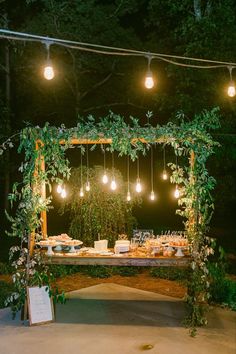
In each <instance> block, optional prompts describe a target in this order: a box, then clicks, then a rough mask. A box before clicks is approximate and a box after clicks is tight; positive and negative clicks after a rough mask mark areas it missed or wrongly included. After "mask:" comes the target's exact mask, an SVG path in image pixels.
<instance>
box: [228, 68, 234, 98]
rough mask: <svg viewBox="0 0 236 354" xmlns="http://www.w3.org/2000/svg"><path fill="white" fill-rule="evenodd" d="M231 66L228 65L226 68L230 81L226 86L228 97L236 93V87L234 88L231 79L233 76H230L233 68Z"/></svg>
mask: <svg viewBox="0 0 236 354" xmlns="http://www.w3.org/2000/svg"><path fill="white" fill-rule="evenodd" d="M233 68H234V67H233V66H229V67H228V69H229V76H230V83H229V86H228V89H227V93H228V96H229V97H234V96H235V95H236V88H235V83H234V81H233V78H232V70H233Z"/></svg>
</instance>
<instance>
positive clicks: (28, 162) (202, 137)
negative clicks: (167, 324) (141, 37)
mask: <svg viewBox="0 0 236 354" xmlns="http://www.w3.org/2000/svg"><path fill="white" fill-rule="evenodd" d="M147 117H148V119H150V118H151V113H148V114H147ZM177 119H178V124H177V123H173V122H169V123H167V124H166V125H164V126H159V125H157V126H155V127H154V126H152V125H150V124H147V125H146V126H145V127H142V126H140V125H139V121H138V119H136V118H133V117H131V118H130V120H131V124H130V125H129V124H127V123H126V122H125V120H124V118H123V117H122V116H120V115H116V114H114V113H112V112H110V113H109V114H108V116H106V117H105V118H102V119H100V121H99V122H98V123H96V121H95V119H94V117H92V116H91V115H90V116H88V117H87V118H86V119H80V121H79V123H78V124H77V126H76V127H74V128H70V129H66V128H65V126H64V125H61V126H60V127H59V128H56V127H52V126H49V124H48V123H47V124H45V126H44V127H43V128H40V127H38V126H37V127H30V126H28V127H26V128H25V129H23V130H22V131H21V133H20V144H19V147H18V152H19V153H21V152H24V154H25V159H24V162H22V164H21V166H20V168H19V170H20V172H21V173H22V182H21V183H15V184H14V185H13V190H12V193H11V194H10V195H9V200H10V201H11V203H12V204H13V203H15V204H16V206H17V209H16V213H15V216H14V217H13V216H9V215H8V218H9V220H10V221H11V223H12V231H11V233H10V234H11V235H12V236H17V237H19V239H20V246H14V247H12V248H11V251H10V258H11V259H12V260H13V266H14V267H15V274H14V275H13V282H14V284H15V288H16V291H15V293H14V294H12V295H11V296H10V297H9V299H8V301H7V303H8V304H11V306H12V310H13V313H15V312H16V311H18V310H19V309H21V308H22V306H23V305H24V302H25V297H26V286H27V285H29V284H32V283H33V284H38V285H41V284H43V283H44V284H45V283H46V284H48V285H50V276H48V273H47V268H46V267H45V265H43V262H42V260H41V258H40V254H39V253H37V252H34V253H33V255H32V256H31V255H30V254H29V245H30V237H31V236H30V235H32V233H35V236H36V239H38V238H40V237H41V236H42V235H41V230H40V224H41V220H40V213H41V212H42V211H44V210H48V208H49V207H50V203H51V197H47V198H46V199H45V200H42V198H41V194H40V188H41V185H42V183H45V184H46V186H47V188H48V190H49V192H50V191H51V188H52V187H51V186H52V182H53V181H56V182H57V183H60V182H62V179H63V180H64V179H68V178H69V176H70V168H69V161H68V159H67V158H66V156H65V152H66V150H67V149H69V148H71V147H72V145H71V139H73V138H77V139H88V140H98V139H111V140H112V142H111V144H110V145H109V146H108V147H107V149H108V150H110V151H115V150H116V151H117V152H118V153H119V155H120V156H122V155H129V156H130V157H131V159H132V160H135V159H136V158H137V155H138V154H139V153H140V152H141V153H142V154H145V153H146V151H147V150H148V149H149V148H150V145H151V144H154V143H156V142H158V143H163V144H165V145H170V146H172V147H173V148H174V151H175V154H176V155H177V156H180V155H184V156H190V153H191V152H192V153H193V154H194V157H195V159H194V163H193V164H192V165H190V166H187V167H185V168H180V167H179V166H177V165H176V164H170V167H171V169H172V176H171V182H172V183H178V184H181V186H182V187H181V198H180V199H179V200H178V205H179V207H180V208H179V210H177V213H178V214H179V215H181V216H183V217H184V218H185V219H186V221H185V229H186V232H187V235H188V238H189V241H190V242H191V244H192V263H191V267H192V270H193V272H192V275H191V277H190V279H189V284H188V295H187V303H188V305H189V316H188V318H187V323H188V325H189V326H190V328H191V329H192V332H191V333H192V334H194V333H195V327H196V326H198V325H202V324H204V323H206V319H205V318H204V305H205V304H206V303H207V299H208V296H209V295H208V287H209V282H208V270H207V265H206V263H207V258H208V256H209V255H210V254H212V253H213V248H212V240H209V238H207V237H206V233H207V231H208V227H209V222H210V219H211V215H212V211H213V209H214V204H213V201H212V198H211V191H212V189H213V188H214V185H215V180H214V179H213V178H212V177H211V176H209V174H208V171H207V169H206V162H207V159H208V158H209V156H210V155H211V154H213V153H214V148H215V147H216V146H218V145H219V144H218V143H217V142H215V141H214V140H213V139H212V137H211V135H210V133H209V131H210V130H211V129H216V128H218V127H219V116H218V108H214V109H212V110H211V111H203V112H202V113H201V114H199V115H197V116H195V117H194V119H193V120H192V121H186V119H185V116H184V115H183V114H179V115H178V116H177ZM60 141H63V142H64V144H63V145H61V144H59V142H60ZM36 142H38V145H39V148H38V149H36V148H35V144H36ZM7 145H8V146H10V147H11V146H12V145H13V143H12V141H11V140H9V139H8V143H7ZM5 146H6V144H5V145H4V149H2V150H5ZM95 147H96V145H94V146H92V147H91V150H93V149H94V148H95ZM0 149H1V146H0ZM42 157H43V158H44V160H45V164H46V170H45V171H42V170H41V169H40V163H41V160H42ZM58 176H60V178H59V177H58ZM50 291H51V290H50ZM55 295H56V297H57V298H59V300H61V301H64V298H63V296H62V297H60V296H59V294H58V293H57V292H56V293H55Z"/></svg>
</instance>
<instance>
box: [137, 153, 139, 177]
mask: <svg viewBox="0 0 236 354" xmlns="http://www.w3.org/2000/svg"><path fill="white" fill-rule="evenodd" d="M137 179H139V156H138V158H137Z"/></svg>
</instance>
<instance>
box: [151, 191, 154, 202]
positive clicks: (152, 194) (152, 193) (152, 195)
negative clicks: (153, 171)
mask: <svg viewBox="0 0 236 354" xmlns="http://www.w3.org/2000/svg"><path fill="white" fill-rule="evenodd" d="M150 199H151V200H155V193H154V191H151V194H150Z"/></svg>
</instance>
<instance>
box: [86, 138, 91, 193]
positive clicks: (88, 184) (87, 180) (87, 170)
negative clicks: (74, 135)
mask: <svg viewBox="0 0 236 354" xmlns="http://www.w3.org/2000/svg"><path fill="white" fill-rule="evenodd" d="M86 160H87V166H86V167H87V168H86V185H85V190H86V192H89V191H90V183H89V157H88V144H87V145H86Z"/></svg>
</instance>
